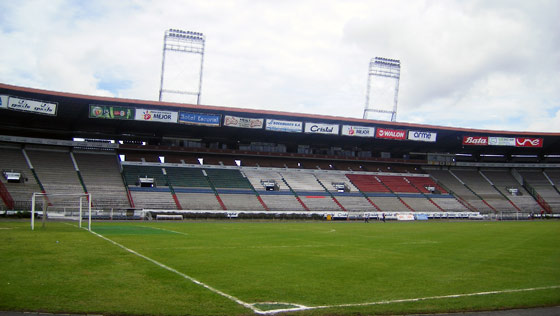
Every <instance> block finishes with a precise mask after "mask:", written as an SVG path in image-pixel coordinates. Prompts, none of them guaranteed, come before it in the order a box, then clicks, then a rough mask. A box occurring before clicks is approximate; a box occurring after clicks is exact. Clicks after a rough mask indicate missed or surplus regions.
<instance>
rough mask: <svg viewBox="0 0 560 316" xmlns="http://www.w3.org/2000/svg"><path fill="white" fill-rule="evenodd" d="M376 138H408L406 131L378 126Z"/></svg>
mask: <svg viewBox="0 0 560 316" xmlns="http://www.w3.org/2000/svg"><path fill="white" fill-rule="evenodd" d="M375 137H376V138H386V139H406V131H404V130H399V129H386V128H380V127H378V128H377V130H376V132H375Z"/></svg>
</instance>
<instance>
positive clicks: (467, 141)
mask: <svg viewBox="0 0 560 316" xmlns="http://www.w3.org/2000/svg"><path fill="white" fill-rule="evenodd" d="M463 145H475V146H488V137H486V136H463Z"/></svg>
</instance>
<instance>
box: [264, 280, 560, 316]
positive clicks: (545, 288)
mask: <svg viewBox="0 0 560 316" xmlns="http://www.w3.org/2000/svg"><path fill="white" fill-rule="evenodd" d="M551 289H560V285H551V286H542V287H531V288H526V289H509V290H499V291H487V292H476V293H465V294H451V295H438V296H428V297H417V298H405V299H398V300H388V301H378V302H370V303H354V304H337V305H323V306H303V305H300V306H301V307H296V308H288V309H282V310H280V309H277V310H271V311H256V313H258V314H276V313H280V312H287V311H290V312H291V311H302V310H311V309H325V308H334V307H356V306H370V305H384V304H394V303H409V302H419V301H427V300H440V299H446V298H459V297H469V296H483V295H492V294H503V293H516V292H530V291H540V290H551ZM256 304H258V303H256ZM292 305H298V304H292Z"/></svg>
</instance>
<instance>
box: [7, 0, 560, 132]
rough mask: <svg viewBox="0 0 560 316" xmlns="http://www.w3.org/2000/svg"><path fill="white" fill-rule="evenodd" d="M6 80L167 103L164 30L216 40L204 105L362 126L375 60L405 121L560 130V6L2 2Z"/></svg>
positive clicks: (209, 53) (209, 50)
mask: <svg viewBox="0 0 560 316" xmlns="http://www.w3.org/2000/svg"><path fill="white" fill-rule="evenodd" d="M0 21H1V22H0V41H1V42H2V43H3V45H4V47H9V49H4V50H1V51H0V59H1V60H2V61H3V62H2V63H1V64H0V82H4V83H8V84H14V85H23V86H31V87H36V88H46V89H52V90H57V91H68V92H76V93H86V94H95V95H114V96H117V97H126V98H136V99H150V100H156V99H157V97H158V90H159V81H160V72H161V55H162V54H161V53H162V52H161V47H162V41H163V32H164V30H166V29H168V28H179V29H185V30H192V31H199V32H203V33H204V34H205V35H206V38H207V41H206V53H205V61H204V75H203V91H202V102H203V103H204V104H212V105H220V106H233V107H247V108H259V109H272V110H283V111H289V112H305V113H316V114H327V115H340V116H347V117H361V116H362V111H363V107H364V103H365V94H366V80H367V67H368V63H369V60H370V59H371V58H372V57H375V56H383V57H389V58H397V59H400V60H401V61H402V73H401V81H400V91H399V113H398V120H399V121H408V122H419V123H427V124H433V125H448V126H449V125H451V126H458V127H474V128H492V129H500V130H536V131H560V124H556V123H558V113H557V110H558V108H560V91H559V90H558V89H557V87H558V86H560V75H559V74H558V69H560V24H559V22H558V21H560V4H559V2H557V1H554V0H551V1H505V2H503V1H391V2H387V1H365V0H364V1H352V2H347V1H336V0H328V1H327V0H325V1H312V0H307V1H281V2H277V1H270V2H269V1H267V2H261V1H258V2H255V1H248V0H245V1H243V0H239V1H171V0H166V1H85V2H84V1H71V0H67V1H65V0H56V1H51V0H49V1H20V2H17V3H14V2H7V1H5V2H4V3H0Z"/></svg>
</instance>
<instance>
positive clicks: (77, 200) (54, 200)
mask: <svg viewBox="0 0 560 316" xmlns="http://www.w3.org/2000/svg"><path fill="white" fill-rule="evenodd" d="M40 202H42V203H41V204H40V205H39V206H40V207H41V209H42V213H41V220H42V226H43V227H45V223H46V221H47V217H48V214H49V208H52V209H53V211H57V214H59V218H62V219H75V216H74V213H75V212H76V211H77V213H78V216H77V217H78V222H79V227H80V228H81V227H82V221H83V217H84V211H87V219H88V226H87V229H88V230H89V231H91V193H66V194H65V193H60V194H49V193H42V192H35V193H33V195H32V197H31V230H35V214H36V213H37V214H39V211H38V210H36V208H37V204H38V203H40ZM84 202H85V204H86V209H87V210H84ZM68 213H69V214H70V215H68Z"/></svg>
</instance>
